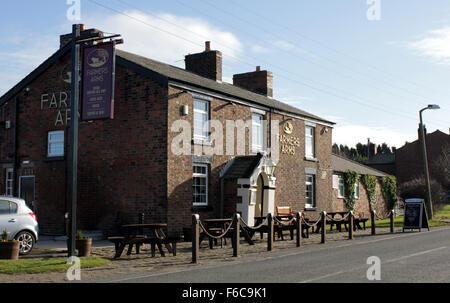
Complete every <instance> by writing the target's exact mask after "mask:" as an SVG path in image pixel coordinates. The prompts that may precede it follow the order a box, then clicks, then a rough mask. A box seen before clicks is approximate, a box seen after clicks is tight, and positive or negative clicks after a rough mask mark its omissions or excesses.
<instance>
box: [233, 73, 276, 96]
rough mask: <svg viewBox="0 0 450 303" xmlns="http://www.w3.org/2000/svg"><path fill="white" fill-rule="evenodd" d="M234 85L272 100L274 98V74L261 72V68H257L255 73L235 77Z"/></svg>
mask: <svg viewBox="0 0 450 303" xmlns="http://www.w3.org/2000/svg"><path fill="white" fill-rule="evenodd" d="M233 85H236V86H239V87H242V88H245V89H248V90H250V91H252V92H254V93H257V94H261V95H264V96H267V97H270V98H272V97H273V73H272V72H269V71H267V70H261V67H260V66H257V67H256V71H254V72H249V73H243V74H236V75H234V76H233Z"/></svg>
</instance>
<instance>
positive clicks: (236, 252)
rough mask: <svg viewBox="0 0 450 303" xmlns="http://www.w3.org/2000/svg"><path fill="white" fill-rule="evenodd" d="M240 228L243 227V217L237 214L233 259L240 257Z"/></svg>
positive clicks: (235, 217) (235, 218)
mask: <svg viewBox="0 0 450 303" xmlns="http://www.w3.org/2000/svg"><path fill="white" fill-rule="evenodd" d="M240 226H241V216H240V215H239V214H236V215H235V216H234V235H233V242H234V245H233V257H239V244H240V243H239V238H240V236H241V235H240V232H241V231H240Z"/></svg>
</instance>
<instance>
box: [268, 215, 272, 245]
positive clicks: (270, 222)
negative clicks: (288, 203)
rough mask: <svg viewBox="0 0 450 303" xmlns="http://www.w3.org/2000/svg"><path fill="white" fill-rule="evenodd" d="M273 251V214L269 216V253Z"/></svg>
mask: <svg viewBox="0 0 450 303" xmlns="http://www.w3.org/2000/svg"><path fill="white" fill-rule="evenodd" d="M272 249H273V218H272V214H270V213H269V214H268V215H267V251H272Z"/></svg>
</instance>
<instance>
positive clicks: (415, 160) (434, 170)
mask: <svg viewBox="0 0 450 303" xmlns="http://www.w3.org/2000/svg"><path fill="white" fill-rule="evenodd" d="M425 142H426V147H427V157H428V169H429V172H430V179H434V180H436V181H438V182H440V183H441V184H442V185H443V186H447V187H448V183H449V180H448V179H447V180H446V178H445V177H443V176H442V170H443V169H444V167H442V166H441V165H438V164H436V161H437V159H438V158H439V157H440V155H441V154H442V153H443V152H444V148H445V147H449V146H450V135H448V134H446V133H443V132H441V131H439V130H436V131H435V132H433V133H430V134H426V135H425ZM447 169H448V168H447ZM395 175H396V177H397V183H398V184H399V185H400V184H402V183H404V182H407V181H410V180H413V179H415V178H419V177H423V176H424V172H423V155H422V148H421V145H420V141H419V140H416V141H414V142H411V143H407V144H405V145H404V146H402V147H401V148H399V149H397V152H396V169H395ZM445 183H447V184H445ZM447 190H450V188H447Z"/></svg>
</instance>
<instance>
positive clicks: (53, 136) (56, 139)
mask: <svg viewBox="0 0 450 303" xmlns="http://www.w3.org/2000/svg"><path fill="white" fill-rule="evenodd" d="M47 156H48V157H59V156H64V131H63V130H58V131H52V132H49V133H48V152H47Z"/></svg>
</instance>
